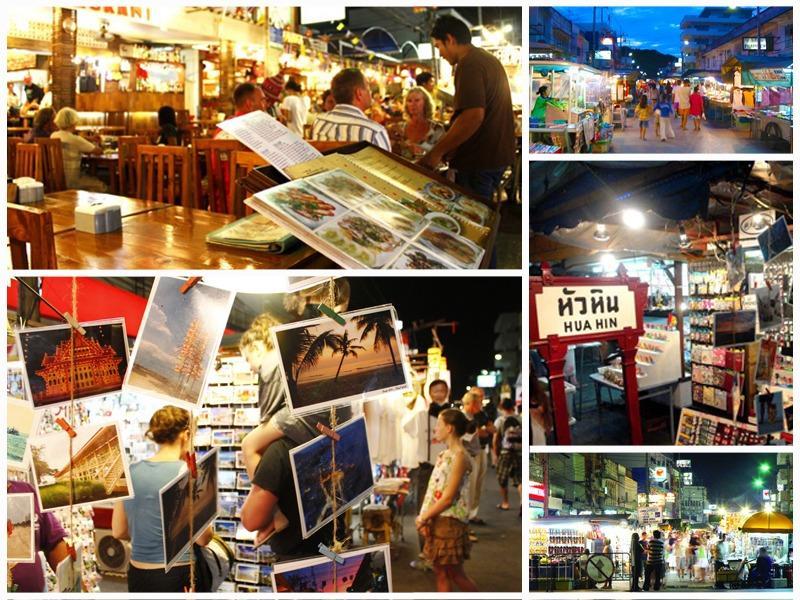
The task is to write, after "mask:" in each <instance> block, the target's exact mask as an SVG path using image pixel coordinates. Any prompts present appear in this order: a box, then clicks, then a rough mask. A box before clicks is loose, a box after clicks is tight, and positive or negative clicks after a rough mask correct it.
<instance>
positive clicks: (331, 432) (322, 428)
mask: <svg viewBox="0 0 800 600" xmlns="http://www.w3.org/2000/svg"><path fill="white" fill-rule="evenodd" d="M316 427H317V431H319V432H320V433H321V434H322V435H327V436H328V437H329V438H331V439H332V440H333V441H334V442H338V441H339V440H341V439H342V436H340V435H339V434H338V433H336V432H335V431H334V430H333V429H331V428H330V427H327V426H326V425H323V424H322V423H317V425H316Z"/></svg>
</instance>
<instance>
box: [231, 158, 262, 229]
mask: <svg viewBox="0 0 800 600" xmlns="http://www.w3.org/2000/svg"><path fill="white" fill-rule="evenodd" d="M230 164H231V176H230V179H231V181H230V190H229V192H228V198H229V199H230V202H231V203H232V206H231V209H232V212H233V214H234V215H236V216H237V217H243V216H244V215H245V212H246V211H245V208H246V207H245V205H244V198H245V195H244V194H243V193H242V191H241V189H240V187H239V179H241V178H242V177H244V176H245V175H247V174H248V173H249V172H250V171H252V170H253V169H255V168H256V167H261V166H263V165H266V164H267V161H265V160H264V159H263V158H261V157H260V156H259V155H258V154H256V153H255V152H248V151H244V150H237V151H236V152H233V153H232V154H231V158H230Z"/></svg>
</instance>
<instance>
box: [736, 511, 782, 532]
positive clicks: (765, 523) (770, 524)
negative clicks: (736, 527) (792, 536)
mask: <svg viewBox="0 0 800 600" xmlns="http://www.w3.org/2000/svg"><path fill="white" fill-rule="evenodd" d="M740 529H741V530H742V531H744V532H745V533H792V531H793V529H792V520H791V519H790V518H789V517H787V516H786V515H784V514H783V513H778V512H766V511H762V512H757V513H755V514H754V515H751V516H750V518H748V519H747V521H745V522H744V523H743V524H742V526H741V527H740Z"/></svg>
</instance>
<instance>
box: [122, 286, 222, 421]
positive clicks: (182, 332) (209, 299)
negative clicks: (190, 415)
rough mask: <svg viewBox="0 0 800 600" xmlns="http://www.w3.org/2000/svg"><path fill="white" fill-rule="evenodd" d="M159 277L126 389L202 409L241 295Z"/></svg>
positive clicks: (128, 373)
mask: <svg viewBox="0 0 800 600" xmlns="http://www.w3.org/2000/svg"><path fill="white" fill-rule="evenodd" d="M184 283H185V280H184V279H181V278H178V277H156V280H155V283H154V284H153V289H152V290H151V291H150V298H149V300H148V301H147V309H146V310H145V313H144V319H143V320H142V325H141V327H140V328H139V335H138V336H137V337H136V343H135V344H134V346H133V355H132V356H131V361H130V366H129V368H128V372H127V373H126V374H125V381H124V383H123V389H125V390H126V391H132V392H134V393H139V394H143V395H145V396H149V397H152V398H160V399H163V400H167V401H169V402H173V403H175V404H178V405H180V406H183V407H184V408H188V409H189V410H192V409H194V408H196V407H197V406H198V405H199V404H200V402H201V399H202V398H203V392H204V390H205V388H206V383H207V381H208V378H209V376H210V372H211V371H212V370H213V366H214V359H215V358H216V356H217V349H218V348H219V344H220V341H221V340H222V336H223V334H224V333H225V326H226V325H227V323H228V316H229V315H230V312H231V306H232V305H233V300H234V298H235V296H236V293H235V292H233V291H230V290H223V289H220V288H216V287H212V286H210V285H206V284H203V283H198V284H197V285H195V286H194V287H192V288H191V289H190V290H188V291H187V292H186V293H185V294H184V293H181V287H182V286H183V284H184Z"/></svg>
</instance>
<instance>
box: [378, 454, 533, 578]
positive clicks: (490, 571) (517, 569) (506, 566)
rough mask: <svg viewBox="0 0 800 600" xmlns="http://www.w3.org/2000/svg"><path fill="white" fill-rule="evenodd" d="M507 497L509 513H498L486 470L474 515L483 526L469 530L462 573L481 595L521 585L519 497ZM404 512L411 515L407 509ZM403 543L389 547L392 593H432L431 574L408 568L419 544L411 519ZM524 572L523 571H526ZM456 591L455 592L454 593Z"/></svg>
mask: <svg viewBox="0 0 800 600" xmlns="http://www.w3.org/2000/svg"><path fill="white" fill-rule="evenodd" d="M509 495H510V504H511V510H498V509H497V508H495V507H496V505H497V504H499V503H500V489H499V488H498V486H497V476H496V471H495V470H494V469H493V468H491V467H490V468H489V469H488V470H487V472H486V478H485V479H484V480H483V492H482V493H481V509H480V512H479V514H478V516H479V517H481V518H482V519H483V520H485V521H486V525H478V526H472V530H473V531H474V532H475V534H476V535H477V536H478V541H477V542H475V543H473V544H472V552H471V556H470V559H469V560H468V561H466V562H465V563H464V571H465V572H466V573H467V575H469V576H470V577H471V578H472V580H473V581H474V582H475V585H477V586H478V590H479V591H483V592H519V591H520V587H521V585H522V552H521V550H522V527H521V518H520V516H519V494H518V493H517V492H516V490H513V492H512V493H511V494H509ZM408 512H409V513H411V512H414V510H413V507H411V506H410V505H409V507H408ZM403 532H404V534H405V541H404V542H403V541H401V542H396V543H393V544H392V580H393V582H394V586H393V590H394V591H395V592H435V591H436V579H435V578H434V576H433V572H432V571H420V570H417V569H413V568H412V567H411V566H410V562H411V561H412V560H416V559H417V553H418V552H419V543H418V538H417V532H416V529H415V528H414V518H413V516H412V515H410V514H409V515H407V516H405V517H404V519H403ZM526 570H527V569H526ZM454 591H457V590H454Z"/></svg>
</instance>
